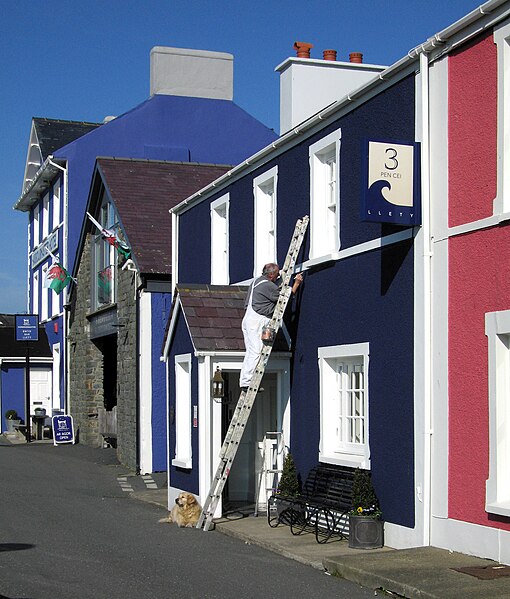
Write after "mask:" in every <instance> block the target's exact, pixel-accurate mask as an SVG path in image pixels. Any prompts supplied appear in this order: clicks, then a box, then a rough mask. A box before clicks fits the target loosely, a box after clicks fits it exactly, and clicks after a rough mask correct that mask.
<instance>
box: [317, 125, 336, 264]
mask: <svg viewBox="0 0 510 599" xmlns="http://www.w3.org/2000/svg"><path fill="white" fill-rule="evenodd" d="M341 137H342V130H341V129H337V130H336V131H333V132H332V133H330V134H329V135H326V137H323V138H322V139H320V140H319V141H317V142H316V143H314V144H312V145H311V146H310V147H309V164H310V259H317V258H322V257H327V256H329V255H331V254H332V253H334V252H337V251H338V250H339V249H340V143H341Z"/></svg>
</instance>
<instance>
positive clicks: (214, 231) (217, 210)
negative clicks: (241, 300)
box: [211, 194, 230, 285]
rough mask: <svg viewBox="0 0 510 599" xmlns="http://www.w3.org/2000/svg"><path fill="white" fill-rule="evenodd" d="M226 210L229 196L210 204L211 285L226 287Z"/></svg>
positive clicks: (227, 275)
mask: <svg viewBox="0 0 510 599" xmlns="http://www.w3.org/2000/svg"><path fill="white" fill-rule="evenodd" d="M228 208H229V195H228V194H227V195H224V196H222V197H221V198H218V199H217V200H215V201H214V202H212V204H211V284H212V285H228V284H229V282H230V276H229V254H228V244H229V239H228Z"/></svg>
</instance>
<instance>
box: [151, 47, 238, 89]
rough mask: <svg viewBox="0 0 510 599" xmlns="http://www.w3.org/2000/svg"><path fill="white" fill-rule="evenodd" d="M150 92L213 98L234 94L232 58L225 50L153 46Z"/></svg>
mask: <svg viewBox="0 0 510 599" xmlns="http://www.w3.org/2000/svg"><path fill="white" fill-rule="evenodd" d="M150 64H151V80H150V95H151V96H153V95H155V94H164V95H169V96H191V97H194V98H211V99H215V100H232V98H233V97H234V57H233V55H232V54H227V53H225V52H209V51H207V50H186V49H184V48H167V47H164V46H155V47H154V48H152V50H151V58H150Z"/></svg>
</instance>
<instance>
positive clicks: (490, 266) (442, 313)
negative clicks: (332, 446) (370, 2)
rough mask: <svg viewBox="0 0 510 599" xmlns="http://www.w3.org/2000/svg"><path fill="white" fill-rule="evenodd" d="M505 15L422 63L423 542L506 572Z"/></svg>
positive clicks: (509, 23)
mask: <svg viewBox="0 0 510 599" xmlns="http://www.w3.org/2000/svg"><path fill="white" fill-rule="evenodd" d="M484 13H486V14H484ZM509 13H510V3H509V2H487V3H486V4H485V5H483V6H482V7H481V10H480V9H478V10H477V11H473V13H470V15H467V17H465V18H464V19H462V20H461V21H459V22H458V24H461V25H462V26H461V27H457V28H458V32H457V33H456V34H454V35H453V36H452V37H451V38H450V39H449V46H450V48H449V51H448V53H447V54H445V55H443V56H438V58H437V60H434V59H432V60H431V61H430V63H429V64H430V67H429V99H430V115H429V116H430V119H429V125H430V154H429V155H430V177H429V182H430V207H431V214H430V223H431V229H430V233H431V237H430V239H431V243H430V249H431V274H430V281H431V295H430V297H431V298H432V301H431V309H430V318H431V329H430V330H431V372H430V374H431V378H430V380H431V391H430V393H431V397H432V401H431V431H430V435H431V462H430V468H431V495H430V497H431V506H430V508H431V509H430V514H431V521H430V544H431V545H434V546H439V547H445V548H448V549H452V550H455V551H461V552H464V553H471V554H475V555H479V556H481V557H489V558H491V559H494V560H496V561H501V562H503V563H506V564H509V563H510V16H509ZM458 24H457V25H458ZM440 35H441V34H439V36H438V37H440ZM438 41H439V43H438V49H439V47H441V45H442V44H441V43H440V40H438ZM443 50H444V48H443ZM433 55H434V50H432V51H431V55H430V56H431V57H433Z"/></svg>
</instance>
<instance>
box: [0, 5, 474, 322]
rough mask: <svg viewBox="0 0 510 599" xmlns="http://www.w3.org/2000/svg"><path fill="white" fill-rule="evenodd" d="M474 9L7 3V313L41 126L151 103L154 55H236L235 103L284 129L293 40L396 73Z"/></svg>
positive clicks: (1, 60) (0, 267)
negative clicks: (283, 94) (412, 53)
mask: <svg viewBox="0 0 510 599" xmlns="http://www.w3.org/2000/svg"><path fill="white" fill-rule="evenodd" d="M480 4H481V2H480V1H476V0H447V1H446V2H445V1H444V0H442V1H438V0H428V1H427V2H425V1H423V0H322V1H321V2H316V1H314V0H308V1H305V0H271V1H269V0H259V1H258V2H247V1H245V0H237V2H234V1H232V0H230V1H226V0H193V1H190V0H101V1H100V0H87V1H86V2H82V1H78V0H64V1H62V0H58V1H56V0H45V1H43V0H16V2H11V1H8V0H0V7H1V14H2V16H1V17H0V85H1V88H0V90H1V91H0V114H1V117H2V126H1V129H0V131H1V143H0V164H1V165H2V173H3V185H2V195H1V200H0V256H1V257H2V260H1V261H0V290H1V291H0V312H3V313H5V312H8V313H9V312H24V311H25V308H26V272H27V267H26V265H27V245H26V244H27V216H26V214H24V213H21V212H16V211H13V210H12V206H13V205H14V203H15V202H16V200H17V198H18V197H19V195H20V193H21V185H22V179H23V173H24V168H25V160H26V153H27V147H28V138H29V133H30V126H31V119H32V117H34V116H37V117H48V118H58V119H70V120H79V121H92V122H101V121H102V120H103V118H104V117H105V116H106V115H120V114H122V113H124V112H126V111H127V110H129V109H131V108H133V107H134V106H136V105H137V104H140V103H141V102H143V101H144V100H145V99H147V98H148V96H149V55H150V50H151V48H152V47H153V46H174V47H180V48H195V49H201V50H215V51H220V52H230V53H231V54H233V55H234V101H235V102H236V103H237V104H238V105H239V106H241V107H242V108H244V109H245V110H247V111H248V112H249V113H251V114H252V115H253V116H255V117H256V118H258V119H259V120H260V121H262V122H263V123H264V124H266V125H268V126H269V127H272V128H274V129H275V131H278V130H279V80H278V74H277V73H275V72H274V68H275V67H276V66H277V65H278V64H280V63H281V62H282V61H283V60H285V59H286V58H287V57H289V56H294V55H295V53H294V50H293V48H292V46H293V44H294V42H295V41H296V40H299V41H306V42H310V43H312V44H314V48H313V49H312V53H311V56H312V58H321V57H322V50H324V49H328V48H333V49H336V50H337V51H338V60H348V56H349V53H350V52H362V53H363V55H364V62H366V63H371V64H385V65H390V64H393V63H394V62H396V61H397V60H398V59H400V58H401V57H402V56H404V55H405V54H406V53H407V52H408V50H410V49H411V48H413V47H415V46H417V45H418V44H420V43H421V42H423V41H425V40H426V39H427V38H428V37H430V36H431V35H433V34H434V33H437V32H438V31H440V30H441V29H444V28H445V27H447V26H448V25H450V24H451V23H453V22H455V21H457V20H458V19H460V18H461V17H463V16H464V15H465V14H467V13H468V12H470V11H471V10H473V9H474V8H476V7H477V6H479V5H480Z"/></svg>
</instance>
